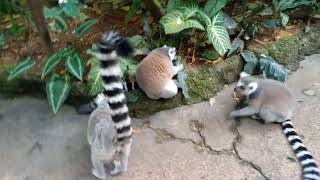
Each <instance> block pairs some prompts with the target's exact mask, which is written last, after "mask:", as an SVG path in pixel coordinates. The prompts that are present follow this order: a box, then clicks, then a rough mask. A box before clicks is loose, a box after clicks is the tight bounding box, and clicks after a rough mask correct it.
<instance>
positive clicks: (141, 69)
mask: <svg viewBox="0 0 320 180" xmlns="http://www.w3.org/2000/svg"><path fill="white" fill-rule="evenodd" d="M174 75H175V73H174V70H173V63H172V61H171V60H170V57H169V55H168V54H167V53H165V52H162V51H159V50H158V49H155V50H153V51H151V52H150V54H149V55H148V56H147V57H145V58H144V59H143V60H142V61H141V62H140V64H139V65H138V67H137V74H136V79H137V83H138V85H139V87H140V88H141V89H142V90H143V91H144V92H146V94H147V95H148V96H149V97H154V98H157V97H160V95H161V92H162V89H163V87H164V86H165V85H166V83H167V81H168V80H171V79H172V77H173V76H174Z"/></svg>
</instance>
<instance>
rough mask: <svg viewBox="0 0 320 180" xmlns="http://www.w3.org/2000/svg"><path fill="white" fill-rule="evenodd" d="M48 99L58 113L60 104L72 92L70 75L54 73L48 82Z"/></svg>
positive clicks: (53, 109)
mask: <svg viewBox="0 0 320 180" xmlns="http://www.w3.org/2000/svg"><path fill="white" fill-rule="evenodd" d="M46 92H47V99H48V102H49V105H50V107H51V109H52V111H53V112H54V113H55V114H56V113H57V112H58V110H59V108H60V106H61V105H62V104H63V103H64V101H65V100H66V99H67V97H68V95H69V92H70V78H69V76H68V75H64V76H60V75H57V74H54V75H53V76H52V77H51V78H50V80H49V81H47V83H46Z"/></svg>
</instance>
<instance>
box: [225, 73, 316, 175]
mask: <svg viewBox="0 0 320 180" xmlns="http://www.w3.org/2000/svg"><path fill="white" fill-rule="evenodd" d="M234 91H235V92H236V93H238V94H240V95H243V96H245V97H246V101H247V103H248V106H247V107H244V108H242V109H240V110H236V111H233V112H231V113H230V116H231V117H244V116H253V117H254V118H256V119H257V118H261V119H262V120H263V121H264V122H265V123H272V122H276V123H281V126H282V130H283V133H284V134H285V136H286V137H287V139H288V141H289V143H290V145H291V147H292V149H293V151H294V153H295V155H296V156H297V158H298V160H299V161H300V163H301V166H302V172H303V173H302V176H303V179H305V180H316V179H317V180H320V174H319V173H320V169H319V168H318V165H317V164H316V161H315V160H314V158H313V157H312V155H311V154H310V152H309V151H308V150H307V148H306V147H305V145H304V144H303V143H302V141H301V138H300V137H299V135H298V134H297V132H296V130H295V129H294V127H293V126H292V122H291V118H292V115H293V110H294V98H293V95H292V94H291V92H290V90H289V89H288V88H287V87H286V86H285V85H284V84H283V83H282V82H279V81H275V80H271V79H258V78H255V77H252V76H250V75H249V74H247V73H245V72H242V73H241V74H240V79H239V81H238V84H237V86H236V87H235V89H234Z"/></svg>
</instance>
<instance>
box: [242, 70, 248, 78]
mask: <svg viewBox="0 0 320 180" xmlns="http://www.w3.org/2000/svg"><path fill="white" fill-rule="evenodd" d="M246 76H250V75H249V74H248V73H246V72H244V71H242V72H241V73H240V78H242V77H246Z"/></svg>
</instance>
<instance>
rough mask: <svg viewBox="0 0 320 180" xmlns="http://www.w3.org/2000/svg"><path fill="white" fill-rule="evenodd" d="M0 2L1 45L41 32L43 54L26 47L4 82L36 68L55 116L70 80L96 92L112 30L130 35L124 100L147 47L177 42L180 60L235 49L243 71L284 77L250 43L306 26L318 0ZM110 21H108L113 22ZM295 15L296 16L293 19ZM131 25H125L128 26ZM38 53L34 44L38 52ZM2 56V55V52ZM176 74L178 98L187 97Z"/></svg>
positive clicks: (135, 93) (206, 58) (316, 13)
mask: <svg viewBox="0 0 320 180" xmlns="http://www.w3.org/2000/svg"><path fill="white" fill-rule="evenodd" d="M35 2H38V1H34V0H27V1H26V0H24V1H18V0H2V1H1V2H0V13H1V17H4V18H2V19H1V26H0V48H1V49H2V50H4V51H6V50H8V49H10V47H12V48H15V46H13V45H12V44H15V43H16V44H17V43H28V44H32V43H33V42H32V41H35V40H36V39H37V37H41V39H42V43H43V48H42V49H41V50H42V51H41V52H35V53H32V51H36V50H35V49H27V50H25V51H23V52H20V53H19V57H20V58H19V61H17V64H16V66H15V68H13V69H12V71H11V73H10V75H9V76H8V80H9V81H10V80H12V79H14V78H18V77H19V76H21V75H22V74H24V73H25V72H26V71H29V70H31V69H32V68H36V65H38V66H40V67H41V69H40V71H41V75H39V78H41V79H43V80H45V81H46V94H47V98H48V102H49V104H50V106H51V108H52V110H53V112H54V113H56V112H57V111H58V110H59V107H60V106H61V105H62V104H63V102H64V101H65V100H66V98H67V97H68V95H69V92H70V88H71V82H73V81H80V82H82V83H87V84H88V87H89V89H88V92H89V94H90V95H92V96H94V95H96V94H97V93H98V92H99V91H100V90H101V84H100V75H99V70H98V65H99V63H98V61H97V60H96V58H95V52H96V50H97V47H96V45H95V42H96V41H97V39H98V38H99V37H100V35H101V33H102V32H103V31H107V30H111V29H116V30H120V31H123V32H124V33H126V34H128V35H130V41H131V42H132V44H133V45H134V47H135V49H136V50H135V54H134V57H132V58H131V59H129V60H128V59H120V63H121V67H122V70H123V79H124V80H125V81H126V82H127V83H128V85H129V87H128V89H129V92H128V100H129V102H136V101H137V100H138V99H139V97H140V96H141V95H142V94H143V93H142V92H141V91H140V90H139V89H137V88H135V86H134V77H135V68H136V65H137V64H138V62H139V59H141V58H142V57H143V56H145V55H147V54H148V52H149V51H150V50H152V49H153V48H157V47H160V46H163V45H169V46H174V47H177V48H178V49H179V51H178V53H179V56H181V60H180V61H183V62H184V63H188V64H192V65H198V64H203V63H211V64H215V63H218V62H220V61H222V60H223V59H225V58H227V57H230V56H232V55H234V54H237V53H239V54H241V56H242V57H243V59H244V60H245V61H246V62H247V63H246V65H245V66H244V71H246V72H248V73H253V72H254V71H256V70H257V69H259V70H260V71H261V72H263V74H264V75H265V77H267V78H273V79H277V80H279V81H284V80H285V77H286V75H287V73H288V70H287V69H286V68H284V66H282V65H280V64H278V63H277V60H275V59H274V58H273V57H271V56H266V55H263V54H261V56H260V57H256V55H255V54H254V53H253V52H251V51H250V50H249V49H248V48H247V47H248V46H249V45H252V44H254V43H258V44H264V43H265V42H266V41H270V40H273V39H274V38H275V35H274V32H275V30H277V29H279V28H280V29H281V28H284V29H286V28H289V27H290V28H292V27H301V26H303V28H304V31H305V32H308V31H309V30H310V27H309V26H310V22H311V21H312V20H313V19H317V18H320V10H319V9H320V2H319V0H273V1H272V2H269V1H263V0H246V1H240V2H239V1H236V0H197V1H196V0H131V1H124V0H104V1H102V0H101V1H100V0H97V1H93V0H92V1H90V0H83V1H80V0H59V1H55V0H43V1H41V3H42V4H39V3H36V4H35ZM117 16H118V17H119V18H118V19H119V20H118V21H117V20H116V22H113V21H112V20H110V19H117ZM298 20H299V21H298ZM128 27H129V28H128ZM38 50H39V49H38ZM3 54H4V53H2V54H1V56H3ZM186 78H187V76H186V74H184V73H180V74H179V75H178V80H179V82H180V83H181V84H182V87H183V88H182V89H183V91H182V92H183V95H184V97H185V98H188V87H187V86H186V83H184V81H185V79H186Z"/></svg>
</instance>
